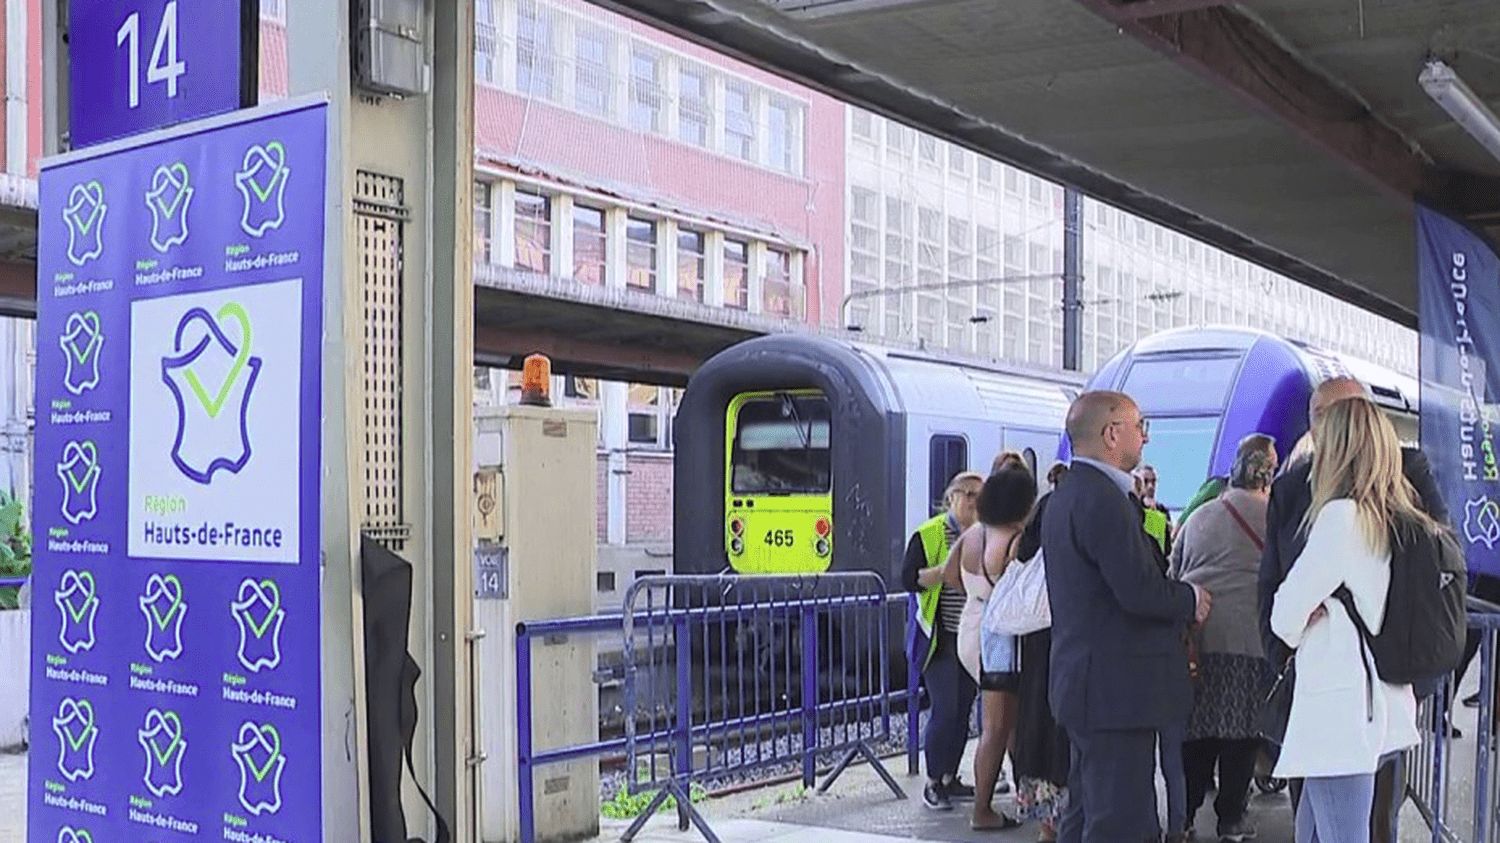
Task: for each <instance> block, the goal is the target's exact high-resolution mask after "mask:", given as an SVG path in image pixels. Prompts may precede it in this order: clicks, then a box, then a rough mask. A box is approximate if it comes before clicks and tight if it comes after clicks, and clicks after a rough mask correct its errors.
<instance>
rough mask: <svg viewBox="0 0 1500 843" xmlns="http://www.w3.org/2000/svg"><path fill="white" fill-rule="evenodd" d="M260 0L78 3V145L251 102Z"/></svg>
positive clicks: (73, 73)
mask: <svg viewBox="0 0 1500 843" xmlns="http://www.w3.org/2000/svg"><path fill="white" fill-rule="evenodd" d="M258 8H259V4H258V3H248V4H247V2H246V0H72V2H71V3H69V4H68V55H69V66H68V92H69V93H68V96H69V109H68V115H69V118H68V119H69V126H68V133H69V137H70V139H71V141H72V144H73V148H75V149H80V148H82V147H85V146H91V145H93V144H96V143H99V142H100V141H105V140H109V139H111V138H119V137H124V136H126V135H133V134H136V133H138V132H144V131H147V130H149V129H156V128H161V127H163V126H170V125H173V124H175V123H181V122H183V121H186V120H193V119H196V118H199V117H207V116H209V115H211V114H221V113H223V112H226V111H233V110H234V109H237V108H239V107H240V106H242V105H251V104H253V103H251V102H245V101H244V100H245V98H247V97H250V96H253V95H254V92H255V71H256V68H257V63H258V62H259V56H258V55H257V53H258V50H257V49H256V47H257V44H258V38H257V37H256V36H257V34H258V29H257V27H258V26H259V16H258V15H257V14H256V10H257V9H258Z"/></svg>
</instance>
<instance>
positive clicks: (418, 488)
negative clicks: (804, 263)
mask: <svg viewBox="0 0 1500 843" xmlns="http://www.w3.org/2000/svg"><path fill="white" fill-rule="evenodd" d="M426 8H427V17H426V19H425V20H424V26H425V35H424V47H423V54H424V58H425V60H426V62H427V63H428V65H429V66H430V68H431V77H430V78H431V80H432V85H431V90H430V92H429V93H428V94H426V95H417V96H409V97H406V98H404V99H391V98H385V97H378V96H371V95H368V94H366V93H364V92H362V91H356V90H355V89H354V87H353V81H352V79H351V71H350V66H351V65H350V49H351V38H352V37H353V30H352V27H351V22H350V20H349V14H350V5H349V4H347V3H340V2H335V0H318V1H317V2H313V1H312V0H309V2H297V3H289V4H288V6H287V38H288V43H287V52H288V66H289V70H290V76H289V81H290V92H289V93H290V94H292V95H298V94H305V93H314V92H327V96H328V97H329V99H330V102H331V107H330V117H331V125H330V135H329V144H330V151H329V181H330V191H331V194H332V196H333V197H334V201H333V202H332V203H331V204H330V207H329V209H328V212H327V213H328V218H327V224H328V227H329V231H330V232H341V233H342V237H338V236H332V237H331V238H330V239H331V240H332V241H333V242H332V243H331V244H330V247H329V249H328V256H327V262H328V264H327V267H326V279H327V280H326V289H325V296H326V300H325V305H324V313H325V336H326V339H325V343H324V364H323V371H324V397H323V407H324V416H325V421H324V432H323V437H324V461H325V464H326V469H327V473H328V477H330V478H339V477H342V478H345V482H343V483H339V482H337V481H333V482H325V484H324V514H323V523H324V552H325V559H326V562H325V565H326V567H325V579H324V583H323V594H324V636H325V639H324V640H325V644H324V650H325V658H324V662H325V668H324V671H325V672H324V687H325V689H326V691H325V704H324V708H325V712H324V721H325V723H327V724H330V728H329V729H328V730H327V732H326V733H325V739H324V747H323V757H324V765H325V781H324V787H323V791H324V817H325V820H324V822H325V839H327V840H346V839H351V838H352V837H353V836H354V835H353V834H352V833H351V832H352V831H353V830H354V829H358V839H361V840H368V839H369V828H368V814H369V811H368V800H369V793H368V776H367V770H366V754H365V751H364V750H365V748H366V747H367V746H368V741H367V732H366V727H365V707H364V675H363V667H364V666H363V642H364V637H363V620H364V618H363V604H362V597H361V593H360V592H361V590H360V588H359V578H358V573H359V568H358V563H359V559H358V547H359V546H358V538H359V532H360V528H361V525H362V524H363V522H364V521H365V496H366V495H367V494H372V493H374V494H379V493H388V492H389V491H390V490H388V489H384V488H382V489H365V488H364V483H365V475H364V465H365V460H366V447H367V446H366V443H365V441H364V421H363V407H364V396H365V394H366V392H367V390H368V388H369V387H368V385H367V383H366V381H365V378H364V367H365V359H364V358H365V350H364V342H365V340H364V315H363V306H364V305H363V301H362V298H361V291H362V284H363V283H364V281H363V278H362V272H361V268H360V251H359V250H360V238H359V237H358V232H359V209H358V208H357V207H356V200H357V199H358V198H359V196H360V184H361V179H364V180H366V181H368V179H369V178H370V177H371V174H373V175H374V176H375V177H377V178H380V179H383V180H386V181H387V182H388V183H391V184H394V183H396V181H394V180H399V185H400V194H399V200H398V201H399V203H400V208H396V209H390V210H392V211H393V212H394V213H395V214H396V217H398V218H399V219H400V222H399V225H400V230H401V242H402V250H403V262H402V265H403V271H404V276H403V278H402V279H401V289H402V291H403V297H402V300H401V302H400V307H401V311H402V312H401V325H402V332H401V340H400V344H401V348H400V351H399V360H400V362H401V369H402V380H401V383H402V393H401V394H402V404H401V407H400V430H401V441H402V446H401V449H400V452H399V465H400V468H401V470H400V476H401V480H400V487H401V488H400V492H401V495H402V500H403V502H404V504H403V506H404V511H403V512H402V517H401V520H402V521H403V522H404V524H402V525H398V527H404V528H406V529H405V533H406V539H405V540H404V541H403V540H395V541H394V542H393V544H394V546H395V549H397V550H398V552H400V553H401V554H402V555H403V556H404V557H405V558H407V559H408V560H409V561H410V562H411V563H412V566H413V572H414V581H413V596H412V617H411V627H410V634H409V643H408V646H409V648H410V649H411V651H412V654H413V655H414V656H415V658H416V659H417V661H418V663H420V664H421V666H422V669H423V674H422V679H421V681H420V682H419V684H418V687H417V701H418V707H419V709H420V710H421V711H422V714H423V716H422V719H421V721H420V722H419V723H418V727H417V734H416V738H415V742H414V747H413V758H414V766H415V768H416V775H417V777H418V778H419V779H421V781H422V783H423V785H424V786H426V787H427V788H428V790H429V791H431V792H432V794H433V796H434V797H435V799H436V802H437V806H438V808H439V810H440V811H441V812H442V813H443V815H444V816H445V817H447V818H448V820H449V822H450V823H452V824H453V832H454V837H455V839H457V840H471V839H473V815H472V805H473V795H474V793H473V791H474V784H473V782H474V775H473V772H474V770H473V764H474V763H475V760H476V759H475V758H474V750H473V735H472V723H471V717H470V712H469V701H470V699H471V693H470V682H471V664H470V656H469V652H470V650H469V648H470V632H471V624H470V620H469V616H470V613H471V609H472V603H471V600H470V596H471V594H472V585H471V582H470V581H471V570H470V569H471V561H470V557H471V555H472V544H473V543H472V540H471V536H470V531H471V521H470V517H469V512H470V506H469V492H470V487H471V477H470V474H471V465H472V460H471V457H470V448H471V421H470V419H471V415H472V400H473V398H472V391H473V368H472V367H473V359H474V353H473V323H472V319H473V281H472V260H471V254H472V252H471V243H470V240H471V233H472V228H473V227H472V224H471V220H472V219H473V211H472V199H473V195H472V191H473V178H474V176H473V161H474V152H473V103H474V94H473V56H474V47H473V35H474V24H473V17H472V16H473V5H472V4H470V3H435V4H428V5H427V7H426ZM495 198H496V208H495V211H496V212H497V214H498V213H504V214H507V215H508V214H510V213H513V205H514V203H513V201H512V200H513V193H511V192H510V191H508V190H504V189H502V190H501V191H499V195H498V196H496V197H495ZM507 219H509V217H508V216H507ZM507 228H509V229H512V230H513V226H507ZM510 240H511V243H510V249H509V255H506V250H505V244H504V243H503V242H502V244H500V245H501V251H500V255H499V257H500V259H501V260H502V261H503V260H504V259H505V258H506V257H510V258H511V259H512V261H513V258H514V238H513V237H512V238H510ZM340 282H341V283H340ZM346 722H347V723H350V724H351V726H352V727H353V729H354V730H355V739H356V740H354V741H351V740H350V737H349V736H348V735H347V734H346V733H345V730H344V729H339V728H333V725H332V724H339V723H346ZM351 743H352V744H353V746H355V747H357V748H358V751H356V752H354V753H353V757H352V759H350V761H349V762H348V768H347V769H346V768H344V767H341V765H340V762H341V761H343V760H344V759H346V758H349V756H350V753H349V745H350V744H351ZM355 768H357V772H358V774H357V775H355V772H356V770H355ZM356 782H357V788H358V799H357V800H356V799H355V798H354V796H355V793H354V792H353V791H354V789H355V784H354V783H356ZM402 802H403V805H404V808H405V813H406V817H407V823H408V832H409V833H410V834H412V835H413V836H423V837H428V838H430V837H431V836H432V834H433V827H432V824H431V823H430V821H429V820H428V817H429V814H428V812H427V810H426V808H425V807H423V806H422V803H421V801H420V799H419V798H418V796H417V793H416V789H415V787H414V783H413V782H412V781H410V780H407V781H406V782H405V785H404V788H403V794H402Z"/></svg>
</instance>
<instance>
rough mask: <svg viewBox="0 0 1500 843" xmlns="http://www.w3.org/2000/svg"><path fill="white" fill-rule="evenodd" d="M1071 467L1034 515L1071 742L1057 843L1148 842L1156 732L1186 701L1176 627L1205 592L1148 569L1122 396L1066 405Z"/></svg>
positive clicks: (1138, 437)
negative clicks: (1132, 494) (1065, 805)
mask: <svg viewBox="0 0 1500 843" xmlns="http://www.w3.org/2000/svg"><path fill="white" fill-rule="evenodd" d="M1067 424H1068V438H1069V440H1070V441H1071V442H1072V445H1073V454H1074V458H1073V466H1072V469H1071V470H1070V471H1069V472H1068V478H1067V482H1065V483H1062V484H1060V485H1059V486H1058V487H1057V489H1056V490H1055V491H1054V492H1053V493H1052V495H1051V499H1050V500H1049V501H1048V504H1047V509H1046V513H1045V515H1044V516H1043V521H1042V550H1043V553H1044V554H1045V555H1046V559H1047V594H1048V598H1049V599H1050V601H1051V604H1052V661H1051V668H1052V675H1051V683H1050V688H1049V691H1050V693H1049V696H1050V698H1051V704H1052V713H1053V716H1054V717H1055V718H1056V720H1057V723H1058V725H1060V726H1062V727H1063V728H1064V729H1066V730H1067V733H1068V738H1069V740H1070V742H1071V745H1072V766H1071V769H1070V772H1069V776H1068V789H1069V790H1068V793H1069V799H1068V809H1067V813H1066V814H1065V815H1064V816H1063V819H1062V824H1061V828H1060V829H1059V830H1058V840H1059V841H1060V843H1143V841H1148V840H1149V841H1156V840H1159V839H1160V834H1161V830H1160V828H1159V826H1158V825H1157V816H1156V787H1155V784H1154V781H1155V767H1156V752H1155V750H1156V732H1157V731H1158V730H1159V729H1161V728H1163V727H1164V726H1168V725H1171V724H1173V723H1179V722H1181V721H1183V720H1184V719H1186V717H1187V714H1188V710H1189V707H1190V706H1191V705H1192V689H1191V686H1190V685H1189V683H1188V673H1187V653H1186V650H1185V648H1184V645H1183V640H1182V630H1183V629H1184V628H1185V627H1186V626H1187V625H1188V624H1190V623H1192V622H1193V621H1194V620H1195V619H1196V620H1202V619H1203V618H1205V617H1207V615H1208V608H1209V602H1210V598H1209V595H1208V593H1207V592H1205V591H1203V590H1202V589H1199V588H1197V587H1195V586H1191V585H1188V584H1186V583H1180V582H1172V581H1169V580H1168V579H1166V578H1165V577H1164V576H1162V573H1161V571H1160V569H1158V568H1157V565H1156V558H1155V554H1154V553H1153V552H1152V548H1151V539H1150V538H1149V537H1148V536H1147V535H1146V533H1145V531H1144V530H1142V529H1141V517H1140V509H1138V508H1137V507H1136V505H1135V504H1134V503H1132V502H1131V500H1130V497H1129V495H1130V492H1131V489H1132V486H1133V482H1132V479H1131V476H1130V471H1131V469H1133V468H1135V467H1136V466H1137V465H1139V464H1140V460H1141V450H1142V448H1143V447H1144V446H1145V444H1146V442H1147V423H1146V420H1145V419H1144V418H1142V416H1141V411H1140V408H1139V407H1137V406H1136V403H1135V402H1134V401H1132V400H1131V399H1130V397H1129V396H1126V395H1123V394H1121V393H1118V392H1088V393H1085V394H1083V395H1082V396H1080V397H1079V398H1078V400H1077V401H1074V402H1073V406H1072V407H1070V408H1069V409H1068V422H1067Z"/></svg>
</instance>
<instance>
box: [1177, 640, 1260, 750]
mask: <svg viewBox="0 0 1500 843" xmlns="http://www.w3.org/2000/svg"><path fill="white" fill-rule="evenodd" d="M1199 663H1200V666H1199V681H1198V683H1197V685H1196V686H1195V687H1194V689H1193V713H1192V716H1191V717H1189V718H1188V729H1187V739H1188V740H1190V741H1193V740H1200V739H1203V738H1223V739H1225V740H1236V739H1243V738H1258V737H1260V729H1259V726H1260V723H1259V721H1260V706H1261V703H1262V701H1264V700H1265V698H1266V694H1267V693H1268V692H1269V691H1270V689H1271V680H1272V676H1271V669H1270V665H1268V664H1267V663H1266V660H1265V659H1262V658H1259V657H1257V656H1236V655H1228V654H1225V653H1204V654H1203V655H1202V656H1201V657H1200V660H1199Z"/></svg>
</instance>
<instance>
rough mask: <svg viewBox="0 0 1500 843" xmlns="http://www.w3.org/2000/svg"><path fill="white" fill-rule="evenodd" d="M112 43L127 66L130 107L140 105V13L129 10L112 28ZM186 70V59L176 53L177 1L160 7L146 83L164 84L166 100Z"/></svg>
mask: <svg viewBox="0 0 1500 843" xmlns="http://www.w3.org/2000/svg"><path fill="white" fill-rule="evenodd" d="M115 46H116V47H117V48H124V50H125V55H126V62H127V63H128V66H129V68H130V70H129V72H128V74H127V76H128V77H129V81H128V82H127V86H128V88H129V94H128V96H127V97H126V99H127V101H128V102H129V103H130V107H131V108H140V107H141V72H140V71H141V13H140V12H131V13H130V14H129V15H126V17H125V22H124V23H122V24H120V28H119V29H117V30H115ZM186 73H187V62H185V61H183V60H182V59H180V58H178V52H177V0H171V2H169V3H167V5H166V6H164V7H162V15H161V23H160V24H159V25H158V26H157V28H156V46H154V47H152V48H151V63H150V64H149V65H147V66H146V82H147V84H151V85H163V84H164V85H166V86H167V87H166V96H167V99H174V98H176V96H177V80H178V78H179V77H181V76H183V75H184V74H186Z"/></svg>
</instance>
